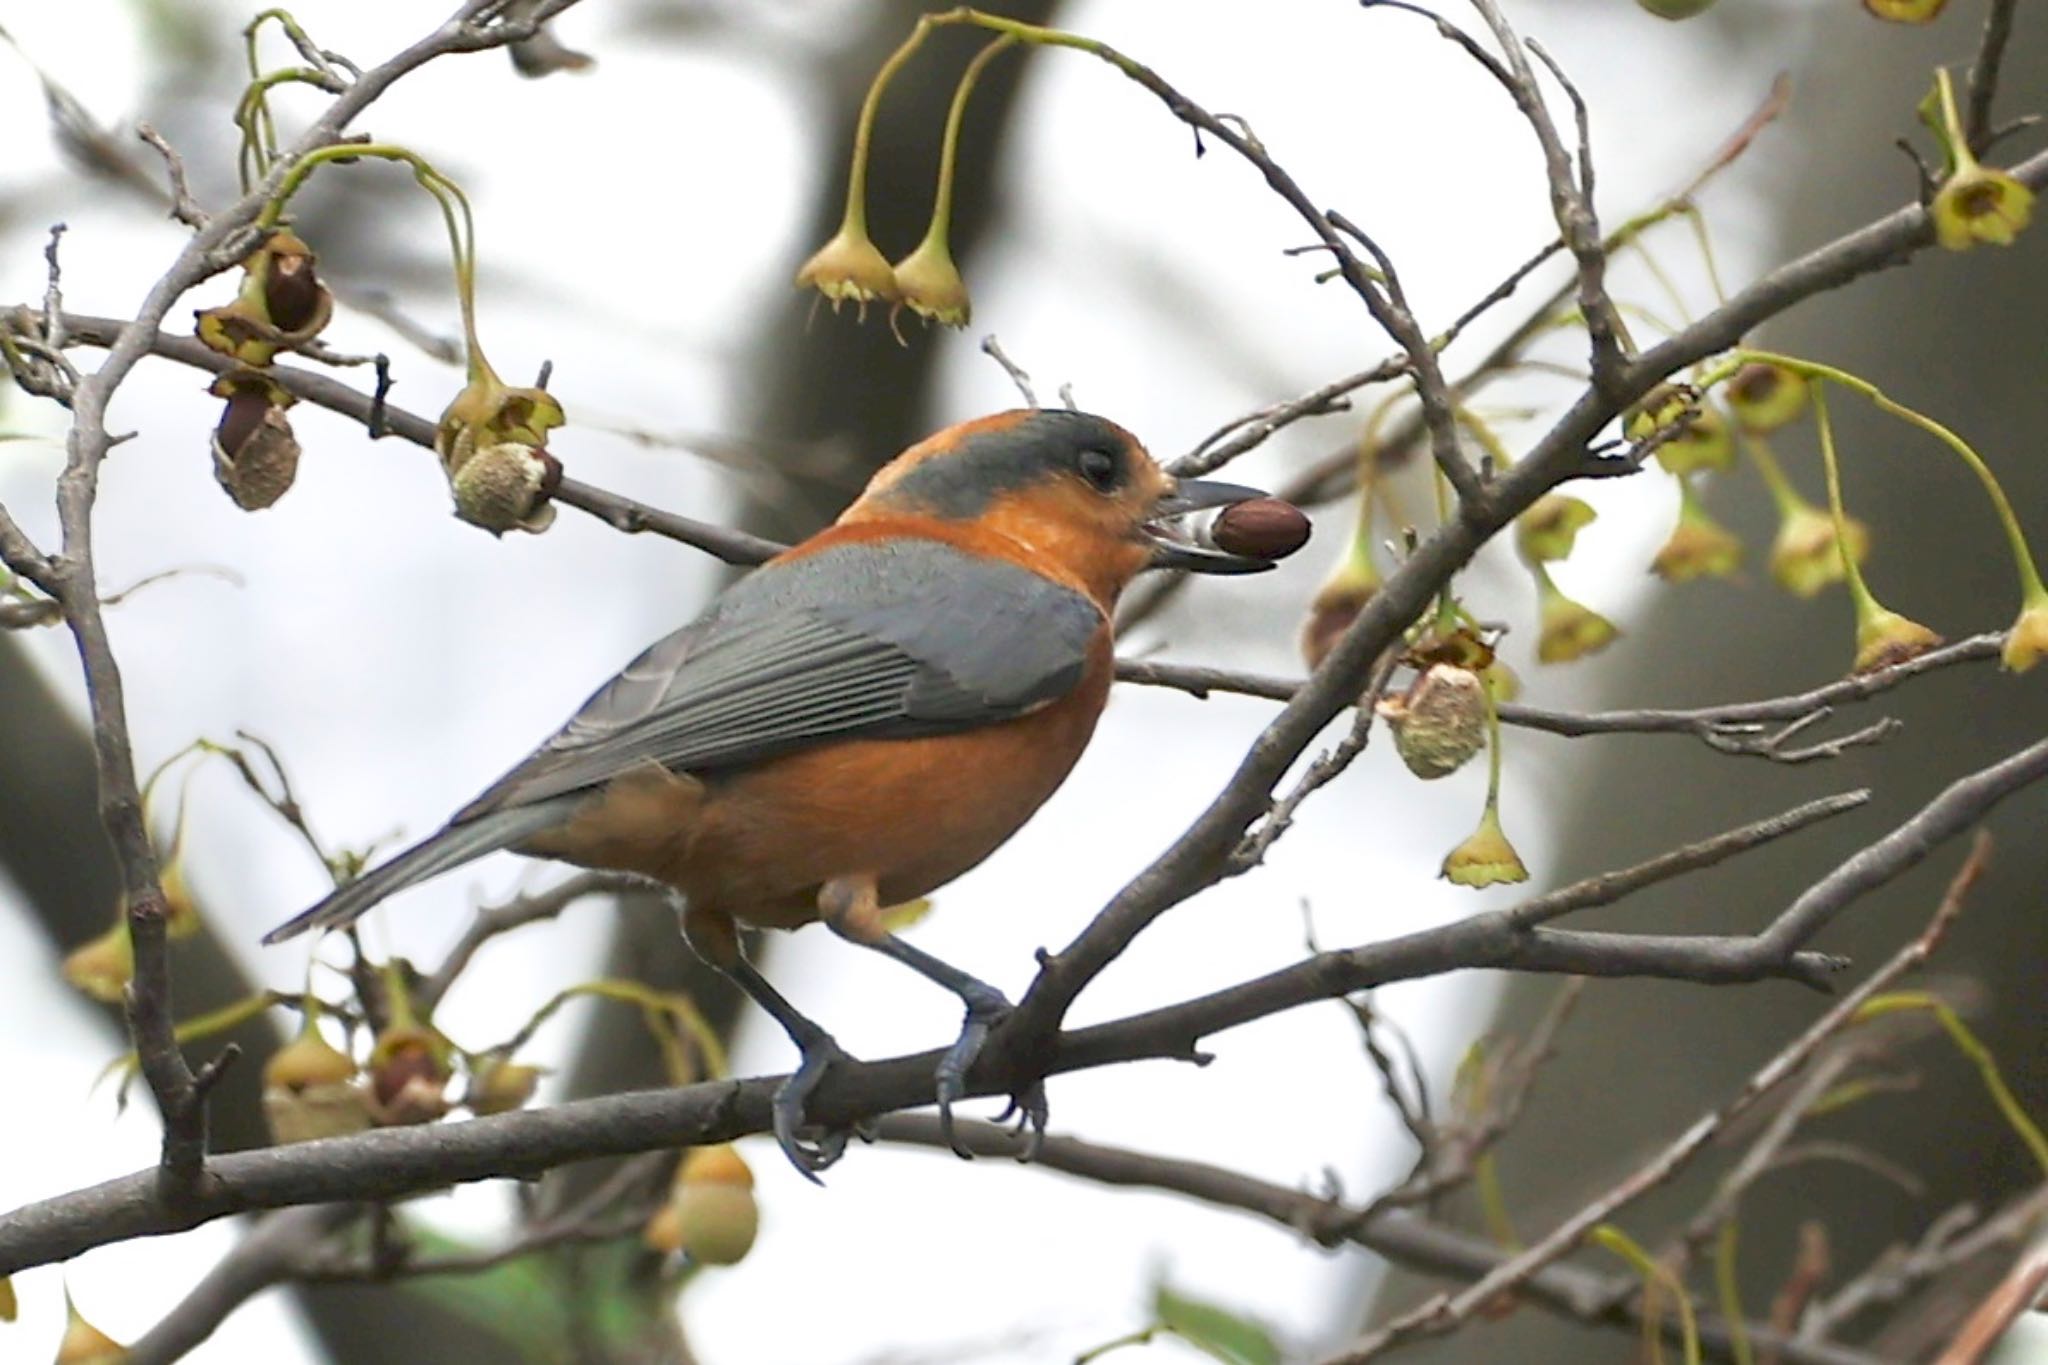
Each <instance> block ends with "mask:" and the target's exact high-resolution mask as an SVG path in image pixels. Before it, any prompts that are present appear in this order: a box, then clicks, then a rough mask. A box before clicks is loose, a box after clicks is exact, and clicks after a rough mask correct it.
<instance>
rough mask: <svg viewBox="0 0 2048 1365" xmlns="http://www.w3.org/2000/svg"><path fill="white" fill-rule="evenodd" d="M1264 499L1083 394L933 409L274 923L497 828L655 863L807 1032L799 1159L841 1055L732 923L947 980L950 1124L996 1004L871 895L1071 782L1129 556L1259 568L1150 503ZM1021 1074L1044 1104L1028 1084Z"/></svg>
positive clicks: (943, 1109) (788, 1143) (941, 860)
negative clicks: (400, 830) (512, 748)
mask: <svg viewBox="0 0 2048 1365" xmlns="http://www.w3.org/2000/svg"><path fill="white" fill-rule="evenodd" d="M1260 496H1262V495H1261V494H1260V493H1258V492H1257V491H1256V490H1254V489H1249V488H1241V487H1238V486H1236V485H1234V484H1224V483H1217V482H1213V481H1208V480H1201V481H1197V480H1188V479H1181V480H1176V479H1174V478H1173V477H1172V476H1170V475H1169V474H1167V473H1166V472H1165V471H1163V470H1162V469H1160V467H1159V466H1158V465H1157V464H1155V463H1154V462H1153V460H1152V458H1151V457H1150V456H1149V455H1147V454H1146V452H1145V449H1144V447H1143V446H1141V445H1140V444H1139V443H1138V441H1137V440H1136V438H1135V437H1133V436H1132V435H1131V434H1130V433H1129V432H1127V431H1125V430H1124V429H1123V428H1122V427H1119V426H1117V425H1116V424H1115V423H1112V422H1109V421H1106V420H1104V419H1103V418H1100V417H1094V416H1090V415H1088V414H1086V413H1080V412H1071V411H1057V410H1040V409H1033V410H1027V411H1017V412H1005V413H999V414H997V415H995V416H992V417H984V418H981V419H979V420H977V421H972V422H965V423H961V424H959V425H957V426H952V427H948V428H946V429H945V430H943V431H941V432H939V433H937V434H936V435H933V436H931V437H929V438H927V439H926V440H924V441H922V442H920V443H919V444H917V445H915V446H913V447H911V448H910V449H909V450H907V451H905V452H904V453H903V454H901V455H899V456H898V457H897V458H896V459H894V460H893V461H891V462H890V463H889V464H888V465H886V466H885V467H884V468H882V469H881V470H880V471H879V472H878V473H877V474H876V475H875V476H874V478H873V479H872V480H871V481H870V482H869V484H868V486H867V488H866V490H865V491H864V492H863V493H862V495H861V496H860V498H859V499H858V500H857V501H856V502H854V504H853V505H852V506H850V507H849V508H847V509H846V511H845V512H844V513H843V514H842V515H841V516H840V517H839V519H838V521H836V522H835V523H834V524H833V525H832V526H830V527H828V528H827V529H825V530H824V531H821V532H819V533H818V534H817V535H815V536H812V537H811V538H810V539H808V540H806V541H804V542H803V543H802V544H800V545H797V546H795V547H793V548H792V549H790V550H788V551H786V552H784V553H783V554H781V555H778V556H777V557H776V558H774V559H772V560H770V561H769V562H768V563H766V564H764V565H762V566H761V567H760V568H758V569H756V570H754V571H753V572H752V573H750V574H748V575H747V576H746V577H744V578H742V579H740V580H739V581H738V582H737V583H735V584H734V585H733V586H732V587H731V588H729V589H727V590H726V591H725V592H724V593H723V594H722V595H720V596H719V597H718V598H717V599H716V600H715V601H714V602H713V603H712V604H711V606H710V607H709V608H708V609H707V610H705V612H704V613H703V614H702V615H700V616H699V617H698V618H697V619H696V620H694V621H692V622H690V624H688V625H686V626H684V627H683V628H682V629H681V630H678V631H676V632H675V633H674V634H672V635H669V636H667V637H665V638H664V639H662V640H659V641H657V642H656V643H655V644H654V645H652V646H651V647H650V648H649V649H648V650H647V651H646V652H645V653H643V654H642V655H641V656H640V657H639V658H638V659H635V660H634V661H633V662H632V663H630V664H628V665H627V666H626V668H625V670H624V671H623V672H621V673H620V674H619V675H618V676H617V677H615V678H613V679H612V680H611V681H610V682H608V683H606V684H605V685H604V686H603V687H602V688H600V689H598V691H597V693H596V694H595V695H593V696H592V697H591V698H590V700H589V701H588V702H586V703H585V704H584V706H583V708H582V709H581V710H580V711H578V712H577V713H576V715H575V717H574V718H573V719H571V720H570V721H569V723H568V724H567V725H565V726H564V727H563V728H562V729H561V730H560V731H559V732H558V733H557V734H556V735H555V736H554V738H552V739H550V740H549V741H548V742H547V743H546V744H543V745H542V746H541V747H540V748H539V749H537V750H535V751H534V752H533V753H532V754H531V755H529V756H528V757H527V758H525V759H524V760H522V761H521V762H520V763H519V764H518V765H517V766H516V767H514V768H513V769H512V770H511V771H510V772H508V773H506V774H505V775H504V776H503V777H501V778H500V779H498V781H497V782H495V783H493V784H492V785H491V787H490V788H489V789H488V790H487V791H485V792H484V793H483V794H482V795H481V796H479V797H477V799H476V800H474V801H472V802H471V803H470V804H469V805H467V806H465V807H464V808H463V809H462V810H460V811H458V812H457V813H456V814H455V817H454V818H453V819H452V820H450V821H449V822H448V824H447V826H446V827H445V828H443V829H442V830H441V831H440V832H438V833H436V834H434V835H433V836H432V837H430V838H428V839H426V840H423V841H422V842H420V843H418V844H416V845H414V846H413V847H411V848H409V849H407V850H406V851H404V852H403V853H400V854H399V855H398V856H397V857H395V858H393V859H391V860H390V861H389V862H386V863H384V864H383V865H381V866H379V867H377V868H375V869H373V870H371V871H370V872H369V873H367V874H366V875H364V876H363V877H361V878H359V879H358V880H356V881H354V882H351V883H350V884H349V885H347V886H345V887H342V888H341V889H340V890H338V891H336V892H335V893H334V894H333V895H331V896H329V897H328V898H327V899H325V900H323V901H321V902H320V903H319V904H318V905H315V906H313V907H312V908H311V909H309V910H307V911H305V912H304V913H303V914H300V915H298V916H297V917H295V918H293V919H292V920H290V921H288V922H287V923H285V924H283V925H280V926H279V927H278V928H277V929H275V930H273V931H272V932H271V933H270V934H269V935H268V936H267V937H266V938H265V939H264V942H266V943H276V942H278V941H280V940H282V939H287V938H290V937H292V936H293V935H295V934H299V933H303V932H304V931H306V930H309V929H333V928H338V927H340V926H342V925H345V924H348V923H350V922H351V921H353V920H355V919H356V918H357V917H358V916H360V915H362V914H363V913H364V912H365V911H366V910H368V909H369V908H370V907H371V906H373V905H375V904H377V903H378V902H380V901H382V900H383V899H384V898H385V897H386V896H389V895H391V894H392V893H393V892H396V891H399V890H401V889H403V888H405V887H408V886H411V885H413V884H414V883H416V882H420V881H423V880H425V879H426V878H428V877H432V876H435V875H437V874H439V873H442V872H445V871H448V870H449V869H451V868H454V867H458V866H460V865H462V864H463V863H467V862H469V861H470V860H471V859H474V858H478V857H481V856H483V855H484V854H486V853H491V852H494V851H496V850H498V849H511V850H513V851H515V852H518V853H524V854H528V855H532V856H536V857H545V858H554V859H559V860H560V861H563V862H567V863H574V864H577V865H579V866H582V867H592V868H608V869H616V870H621V871H626V872H633V873H639V874H641V875H644V876H647V877H650V878H653V879H655V880H657V881H659V882H662V883H664V884H666V885H667V886H669V887H672V888H674V889H675V890H676V891H677V892H679V893H681V896H682V901H683V906H684V909H683V928H684V932H685V934H686V935H687V937H688V938H689V941H690V943H691V945H692V946H693V947H694V948H695V949H696V950H697V951H698V952H699V953H700V954H701V955H703V957H704V958H705V959H706V960H708V961H710V962H711V963H712V964H714V965H715V966H717V967H718V968H720V969H721V970H723V971H724V972H726V973H727V974H729V975H730V976H731V977H732V978H733V979H734V980H735V981H736V982H737V983H738V984H739V985H740V987H741V988H742V989H744V990H745V991H746V992H747V994H748V995H749V996H751V997H752V998H753V999H754V1000H755V1001H756V1002H758V1003H759V1004H760V1006H761V1007H762V1008H763V1009H764V1010H766V1011H767V1012H768V1013H769V1014H770V1015H772V1016H774V1018H775V1019H776V1020H777V1022H779V1023H780V1024H781V1025H782V1027H783V1028H784V1030H786V1031H787V1032H788V1034H789V1036H790V1039H791V1040H792V1041H793V1042H794V1043H795V1044H796V1046H797V1048H798V1049H799V1051H800V1052H801V1054H802V1061H801V1064H800V1065H799V1066H798V1068H797V1070H796V1071H795V1073H794V1074H792V1075H791V1076H790V1078H789V1079H788V1080H787V1081H786V1082H785V1083H784V1084H783V1086H782V1087H781V1089H780V1090H779V1091H778V1092H777V1095H776V1099H775V1106H774V1114H775V1133H776V1138H777V1140H778V1141H779V1142H780V1143H781V1144H782V1148H783V1150H784V1151H785V1152H786V1153H788V1155H789V1157H790V1159H791V1160H792V1161H793V1162H794V1163H795V1164H796V1165H797V1167H798V1169H799V1170H802V1171H804V1172H805V1173H806V1174H809V1173H812V1172H815V1171H818V1170H822V1169H824V1168H825V1167H826V1166H829V1165H830V1164H831V1163H832V1162H833V1161H834V1160H836V1159H837V1158H838V1156H839V1154H840V1152H841V1151H843V1150H844V1147H845V1143H846V1134H844V1133H837V1132H825V1133H819V1132H818V1131H817V1130H815V1129H814V1128H810V1127H808V1126H807V1125H806V1122H805V1117H804V1104H805V1099H806V1097H807V1096H808V1095H809V1094H810V1093H811V1091H812V1090H813V1089H815V1088H816V1086H817V1084H818V1082H819V1081H820V1079H821V1078H822V1077H823V1076H824V1074H825V1072H826V1070H827V1068H828V1067H830V1065H831V1064H832V1063H833V1062H834V1061H835V1060H839V1059H842V1058H844V1057H845V1055H846V1054H845V1053H843V1052H842V1051H841V1050H840V1049H839V1047H838V1045H837V1044H836V1043H834V1042H833V1040H832V1038H831V1036H830V1035H829V1034H828V1033H826V1032H825V1031H824V1030H823V1029H822V1028H820V1027H819V1026H818V1025H817V1024H815V1023H813V1022H812V1021H811V1020H810V1019H808V1018H807V1017H805V1016H804V1015H803V1014H801V1013H799V1012H798V1011H797V1009H796V1008H795V1007H794V1006H793V1005H791V1004H790V1002H789V1001H788V1000H787V999H785V998H784V997H783V995H782V994H781V993H780V992H779V991H777V990H776V989H775V987H774V986H773V985H771V984H770V983H769V982H768V981H767V980H766V978H764V977H763V976H762V975H761V973H760V972H759V971H758V970H757V969H756V968H755V967H754V966H753V965H752V964H751V963H749V962H748V961H747V960H746V958H745V956H744V955H743V954H742V952H741V950H740V939H739V933H738V926H739V925H742V924H745V925H754V926H761V927H766V928H775V929H793V928H796V927H798V926H799V925H803V924H807V923H809V922H811V921H813V920H820V919H822V920H823V921H824V922H825V923H826V924H827V925H828V926H829V927H830V928H831V929H832V930H833V931H834V932H836V933H838V934H839V935H840V936H842V937H844V938H846V939H848V940H850V941H852V942H854V943H857V944H860V945H862V946H863V947H867V948H871V949H874V950H875V951H877V952H880V953H883V954H885V955H887V956H889V957H892V958H894V959H896V960H897V961H899V962H901V963H903V964H904V965H905V966H907V967H909V968H911V969H912V970H913V971H916V972H918V973H919V974H921V975H923V976H925V977H927V978H929V979H930V980H932V981H934V982H936V983H937V984H939V985H941V986H943V987H945V988H946V989H947V990H949V991H952V992H953V993H954V994H956V995H958V996H959V997H960V999H961V1001H962V1002H963V1003H964V1004H965V1006H966V1010H967V1018H966V1023H965V1025H964V1027H963V1028H962V1030H961V1033H960V1036H959V1039H958V1040H957V1041H956V1042H955V1043H954V1044H953V1046H952V1047H951V1048H950V1049H949V1050H948V1051H947V1053H946V1054H945V1057H944V1059H943V1060H942V1061H941V1062H940V1065H939V1069H938V1075H937V1098H938V1106H939V1113H940V1117H941V1120H942V1121H943V1122H945V1123H946V1124H947V1125H948V1131H949V1133H950V1123H951V1112H952V1106H953V1103H954V1101H956V1100H957V1099H958V1098H959V1097H960V1096H961V1095H962V1094H963V1093H964V1089H965V1080H966V1075H967V1071H968V1068H969V1067H971V1066H972V1065H973V1062H974V1058H975V1055H976V1053H977V1052H978V1051H979V1049H980V1048H981V1045H982V1043H983V1041H984V1040H985V1039H986V1038H987V1037H988V1034H989V1031H990V1029H991V1028H992V1027H993V1026H994V1025H995V1024H996V1023H997V1022H998V1021H1000V1020H1001V1018H1002V1017H1003V1016H1004V1015H1005V1014H1006V1013H1007V1012H1008V1011H1009V1009H1010V1004H1009V1002H1008V1001H1007V1000H1006V999H1005V998H1004V997H1003V995H1002V993H1001V992H1000V991H998V990H996V989H995V988H994V987H993V986H990V985H988V984H987V983H985V982H983V981H980V980H978V979H977V978H975V977H973V976H970V975H968V974H967V973H966V972H963V971H961V970H959V969H958V968H955V967H952V966H950V965H948V964H947V963H944V962H941V961H939V960H938V959H936V958H934V957H932V956H931V955H930V954H928V953H926V952H924V951H923V950H922V949H919V948H917V947H915V946H914V945H912V944H910V943H907V942H905V941H904V940H902V939H900V938H898V937H897V936H896V935H895V934H893V933H891V932H889V930H888V928H887V927H886V925H885V924H884V923H883V918H882V910H883V908H884V907H886V906H891V905H895V904H899V903H901V902H903V901H906V900H911V899H913V898H915V897H918V896H922V895H924V894H925V893H927V892H929V891H931V890H933V889H934V888H936V887H939V886H942V885H944V884H945V883H946V882H948V881H950V880H952V879H953V878H955V877H957V876H959V875H960V874H961V873H963V872H965V871H967V870H968V869H969V868H971V867H973V866H975V865H976V864H977V863H979V862H981V861H982V859H984V858H986V857H988V855H989V854H990V853H992V852H994V851H995V850H996V848H997V847H999V846H1000V845H1001V844H1002V843H1003V842H1004V841H1005V840H1007V839H1008V838H1009V837H1010V836H1011V835H1012V834H1014V833H1016V831H1017V829H1018V828H1019V827H1020V826H1022V825H1023V824H1024V822H1025V821H1026V820H1028V819H1030V817H1031V815H1032V813H1033V812H1034V811H1036V810H1037V809H1038V807H1039V806H1040V805H1041V804H1042V803H1043V802H1044V801H1045V799H1046V798H1047V797H1049V796H1051V795H1052V793H1053V792H1054V790H1055V789H1057V788H1058V787H1059V785H1060V783H1061V782H1062V781H1064V780H1065V779H1066V776H1067V774H1068V772H1070V771H1071V770H1072V768H1073V766H1074V763H1075V761H1076V760H1077V759H1079V758H1080V756H1081V751H1082V749H1083V748H1085V747H1086V746H1087V743H1088V740H1089V737H1090V736H1091V735H1092V734H1093V733H1094V730H1095V722H1096V719H1097V718H1098V717H1099V716H1100V715H1101V713H1102V707H1103V703H1104V701H1105V700H1106V699H1107V698H1108V695H1109V686H1110V681H1111V674H1112V671H1113V667H1114V658H1113V651H1112V640H1111V618H1112V614H1113V613H1114V611H1115V608H1116V602H1117V598H1118V595H1119V594H1120V593H1121V592H1122V591H1123V590H1124V588H1125V587H1126V586H1128V585H1129V584H1130V582H1131V581H1132V579H1134V578H1135V577H1137V575H1138V574H1140V573H1142V572H1143V571H1145V570H1147V569H1150V568H1159V567H1173V568H1179V569H1188V570H1193V571H1196V572H1202V573H1225V574H1231V573H1250V572H1256V571H1258V570H1261V569H1265V568H1269V567H1271V561H1270V560H1267V559H1263V558H1258V557H1254V556H1248V555H1239V554H1231V553H1226V552H1222V551H1218V550H1213V549H1208V548H1204V547H1202V546H1200V545H1198V544H1197V543H1195V542H1194V541H1193V540H1192V539H1191V538H1189V537H1187V536H1185V535H1183V534H1180V533H1177V532H1175V531H1173V530H1172V529H1171V528H1170V527H1169V526H1168V525H1167V523H1168V522H1170V521H1171V520H1172V519H1173V518H1176V517H1179V516H1181V515H1184V514H1186V513H1188V512H1193V511H1197V510H1201V509H1204V508H1212V507H1229V506H1231V505H1233V504H1238V503H1242V502H1245V501H1248V500H1250V499H1253V498H1257V497H1260ZM1017 1098H1018V1104H1019V1107H1020V1108H1021V1110H1022V1112H1023V1114H1024V1116H1025V1118H1026V1120H1027V1121H1028V1122H1029V1123H1030V1124H1032V1125H1033V1126H1034V1127H1035V1128H1036V1129H1038V1130H1040V1131H1042V1130H1043V1128H1044V1123H1045V1096H1044V1090H1043V1086H1042V1084H1040V1085H1034V1086H1032V1087H1030V1088H1029V1090H1028V1092H1027V1093H1025V1094H1023V1095H1020V1096H1018V1097H1017Z"/></svg>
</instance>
